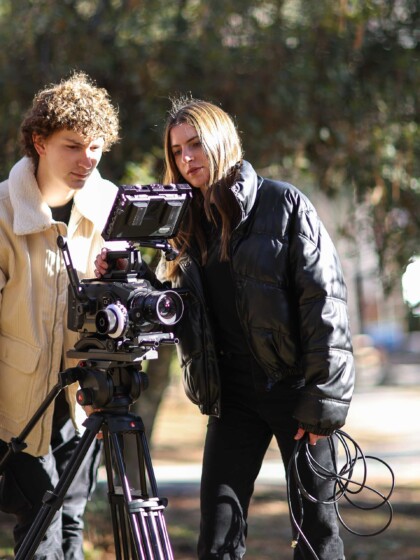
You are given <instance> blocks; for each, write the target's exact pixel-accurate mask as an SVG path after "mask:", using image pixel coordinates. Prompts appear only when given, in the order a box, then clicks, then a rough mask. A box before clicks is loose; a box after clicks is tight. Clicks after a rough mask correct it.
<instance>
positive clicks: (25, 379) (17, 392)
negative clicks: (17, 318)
mask: <svg viewBox="0 0 420 560" xmlns="http://www.w3.org/2000/svg"><path fill="white" fill-rule="evenodd" d="M40 359H41V348H38V347H35V346H33V345H31V344H28V343H27V342H25V341H22V340H17V339H16V338H12V337H10V336H4V335H0V424H2V426H3V427H4V428H5V429H6V430H8V431H9V432H12V433H16V432H17V431H18V430H20V429H21V424H22V423H23V422H26V421H27V420H28V417H29V416H30V415H31V411H33V412H35V410H34V407H35V406H37V404H39V403H40V402H41V400H42V398H43V396H44V393H42V394H36V391H35V386H36V384H38V385H41V384H42V386H43V385H44V384H45V383H46V381H47V375H45V383H44V382H43V381H42V380H40V379H39V375H34V372H36V371H38V369H39V365H40Z"/></svg>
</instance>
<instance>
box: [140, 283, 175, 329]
mask: <svg viewBox="0 0 420 560" xmlns="http://www.w3.org/2000/svg"><path fill="white" fill-rule="evenodd" d="M183 312H184V304H183V302H182V299H181V296H180V295H179V294H177V293H176V292H173V291H171V290H167V291H164V292H156V291H153V292H149V293H148V294H147V295H145V294H140V293H137V294H136V296H135V297H134V298H133V300H132V312H131V316H132V317H133V318H134V320H135V321H136V322H137V323H138V324H141V323H155V324H158V325H159V324H160V325H174V324H175V323H177V322H178V321H179V320H180V319H181V317H182V314H183Z"/></svg>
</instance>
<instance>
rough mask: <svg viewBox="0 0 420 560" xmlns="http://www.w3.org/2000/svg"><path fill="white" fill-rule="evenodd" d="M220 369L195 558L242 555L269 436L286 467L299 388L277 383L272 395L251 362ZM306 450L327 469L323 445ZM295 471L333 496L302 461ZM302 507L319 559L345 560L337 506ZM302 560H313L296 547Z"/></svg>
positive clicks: (322, 494) (320, 493)
mask: <svg viewBox="0 0 420 560" xmlns="http://www.w3.org/2000/svg"><path fill="white" fill-rule="evenodd" d="M220 367H221V378H222V407H221V411H222V416H221V418H215V417H211V418H210V419H209V423H208V426H207V435H206V442H205V449H204V458H203V473H202V481H201V525H200V536H199V541H198V557H199V559H200V560H215V559H219V560H237V559H239V558H242V557H243V556H244V554H245V550H246V547H245V539H246V534H247V521H246V520H247V516H248V508H249V504H250V500H251V497H252V494H253V491H254V482H255V480H256V478H257V476H258V473H259V471H260V468H261V465H262V462H263V458H264V455H265V453H266V451H267V448H268V446H269V444H270V442H271V439H272V437H273V435H274V437H275V438H276V440H277V444H278V446H279V449H280V453H281V456H282V460H283V464H284V465H285V468H287V465H288V462H289V460H290V457H291V455H292V453H293V450H294V448H295V443H296V442H295V440H294V439H293V436H294V435H295V433H296V431H297V428H298V425H297V421H296V420H295V419H293V417H292V415H293V411H294V408H295V403H296V401H297V399H298V397H299V391H300V389H301V387H302V382H299V381H294V382H292V381H288V382H278V383H276V384H275V385H274V386H272V387H271V389H269V388H268V387H267V378H266V376H265V375H264V373H263V372H262V371H261V370H260V369H259V368H258V366H257V365H256V364H255V363H254V362H253V361H252V360H246V361H244V360H239V359H234V360H232V359H231V360H226V359H223V360H221V362H220ZM311 451H312V454H313V455H314V457H315V458H316V460H317V461H319V462H320V463H321V464H323V465H325V466H328V465H330V467H331V468H332V464H331V463H332V459H331V452H330V450H329V446H328V442H327V441H326V440H321V441H319V442H318V443H317V445H316V446H313V447H312V448H311ZM300 472H301V478H302V480H303V482H304V484H305V486H306V488H307V489H308V491H309V492H310V493H311V494H312V495H314V496H316V497H319V498H321V499H323V500H328V499H330V498H331V496H332V489H333V488H332V484H331V483H329V482H327V483H326V482H325V481H322V480H319V479H316V478H315V477H314V476H313V474H312V472H311V471H310V469H308V468H306V469H305V463H304V462H302V465H301V471H300ZM294 501H295V503H294V504H293V509H294V510H295V509H296V510H297V511H298V506H297V504H296V500H294ZM292 503H293V502H292ZM304 508H305V514H304V524H303V531H304V534H305V536H306V537H307V539H308V540H309V542H310V544H311V546H312V547H313V549H314V550H315V552H316V553H317V555H318V557H319V558H320V560H342V559H344V552H343V543H342V541H341V538H340V536H339V533H338V522H337V517H336V514H335V510H334V506H332V505H319V504H314V503H313V502H309V501H305V506H304ZM306 558H308V559H310V558H312V557H311V556H310V555H309V554H305V550H304V549H303V547H302V545H299V546H298V548H297V549H295V553H294V559H295V560H302V559H306Z"/></svg>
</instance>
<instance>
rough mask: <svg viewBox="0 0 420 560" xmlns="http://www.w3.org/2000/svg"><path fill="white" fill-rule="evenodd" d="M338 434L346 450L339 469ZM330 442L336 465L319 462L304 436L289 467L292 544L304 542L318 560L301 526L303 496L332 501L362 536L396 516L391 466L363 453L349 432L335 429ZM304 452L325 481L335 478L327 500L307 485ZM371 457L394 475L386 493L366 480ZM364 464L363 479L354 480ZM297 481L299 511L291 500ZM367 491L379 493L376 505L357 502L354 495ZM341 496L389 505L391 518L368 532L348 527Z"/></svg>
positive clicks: (382, 528) (307, 498)
mask: <svg viewBox="0 0 420 560" xmlns="http://www.w3.org/2000/svg"><path fill="white" fill-rule="evenodd" d="M334 436H335V437H336V438H337V443H338V445H340V444H341V447H342V449H343V451H344V464H343V466H342V467H341V468H340V470H339V471H338V466H337V447H336V445H335V444H334V441H333V439H332V437H334ZM327 440H328V442H329V448H330V452H331V457H332V462H333V469H332V470H330V469H327V468H326V467H325V466H323V465H321V464H320V463H319V462H317V461H316V460H315V459H314V457H313V455H312V454H311V452H310V448H311V445H309V442H308V438H307V436H305V437H304V438H302V439H300V440H298V441H297V442H296V445H295V449H294V452H293V455H292V457H291V459H290V461H289V464H288V468H287V501H288V506H289V512H290V517H291V520H292V525H293V528H294V529H295V531H294V533H295V534H294V539H293V541H292V547H293V548H296V547H297V546H305V547H306V549H307V550H308V551H309V552H310V554H311V555H312V557H313V558H314V560H319V559H318V556H317V555H316V553H315V551H314V549H313V548H312V546H311V544H310V542H309V541H308V539H307V538H306V536H305V534H304V532H303V530H302V526H303V517H304V513H305V505H304V500H305V499H306V500H309V501H311V502H313V503H318V504H326V505H327V504H330V505H333V506H334V508H335V512H336V514H337V517H338V519H339V521H340V523H341V524H342V525H343V527H344V528H345V529H346V530H347V531H349V532H350V533H352V534H353V535H356V536H359V537H373V536H375V535H379V534H380V533H383V532H384V531H385V530H386V529H387V528H388V527H389V525H390V524H391V522H392V518H393V510H392V505H391V502H390V497H391V495H392V493H393V491H394V486H395V476H394V472H393V470H392V469H391V467H390V466H389V465H388V464H387V463H386V462H385V461H384V460H382V459H380V458H379V457H375V456H372V455H364V453H363V451H362V449H361V447H360V445H359V444H358V443H357V442H356V441H355V440H354V439H353V438H351V437H350V436H349V435H348V434H347V433H345V432H343V431H342V430H336V431H335V432H334V434H333V435H332V436H329V437H328V438H327ZM302 455H303V457H304V459H305V461H306V464H307V465H308V467H309V468H310V470H311V471H312V472H313V473H314V475H315V476H317V477H319V478H321V479H323V480H325V481H333V482H334V486H333V494H332V496H331V498H330V499H328V500H326V501H322V500H319V499H317V498H315V497H314V496H312V495H311V494H310V493H309V492H308V491H307V489H306V488H305V487H304V485H303V483H302V480H301V476H300V473H299V466H298V463H299V459H300V457H301V456H302ZM368 461H377V462H379V463H381V464H382V465H383V466H384V467H385V468H386V469H387V470H388V471H389V473H390V476H391V483H390V489H389V492H388V494H387V495H384V494H382V493H381V492H379V491H378V490H376V489H375V488H372V487H371V486H369V485H368V484H367V479H368ZM358 464H361V466H362V476H361V480H355V478H354V476H355V468H356V465H358ZM293 485H294V490H295V494H296V495H297V503H298V510H299V511H298V512H294V511H293V507H292V500H291V493H292V489H293ZM364 490H366V491H368V492H371V493H373V494H374V495H375V496H376V497H378V498H379V500H378V502H377V503H375V504H373V505H360V504H357V503H356V502H355V501H354V499H352V497H353V496H355V495H357V494H360V493H361V492H362V491H364ZM341 499H345V500H346V501H347V502H348V503H349V504H350V505H352V506H354V507H355V508H357V509H360V510H365V511H366V510H375V509H378V508H380V507H382V506H385V507H386V508H387V509H388V514H389V515H388V519H387V521H386V523H385V524H384V525H383V526H382V527H381V528H380V529H378V530H376V531H372V532H368V533H360V532H358V531H356V530H354V529H352V528H351V527H349V526H348V525H347V524H346V523H345V522H344V520H343V517H342V515H341V513H340V511H339V502H340V500H341Z"/></svg>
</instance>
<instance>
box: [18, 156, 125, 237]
mask: <svg viewBox="0 0 420 560" xmlns="http://www.w3.org/2000/svg"><path fill="white" fill-rule="evenodd" d="M116 194H117V187H116V186H115V185H114V184H113V183H111V182H110V181H106V180H104V179H102V178H101V176H100V174H99V172H98V171H97V170H96V169H95V171H94V172H93V173H92V175H91V176H90V177H89V179H88V181H86V184H85V186H84V187H83V189H81V190H80V191H78V192H77V193H76V195H75V197H74V204H75V207H76V208H77V210H78V211H79V212H80V214H81V215H82V216H84V217H85V218H87V219H88V220H90V221H91V222H93V223H94V224H95V226H96V227H97V229H98V230H100V231H102V229H103V226H104V224H105V221H106V218H107V217H108V214H109V211H110V209H111V206H112V203H113V202H114V200H115V196H116ZM9 195H10V202H11V204H12V207H13V212H14V218H13V231H14V233H15V234H16V235H28V234H31V233H38V232H40V231H44V230H46V229H49V228H50V227H51V225H52V224H53V223H54V220H53V217H52V214H51V210H50V208H49V207H48V205H47V204H46V203H45V202H44V201H43V200H42V196H41V192H40V190H39V187H38V183H37V181H36V177H35V170H34V165H33V162H32V160H31V159H30V158H28V157H24V158H22V159H21V160H19V161H18V162H17V163H16V164H15V165H14V167H13V168H12V170H11V171H10V175H9Z"/></svg>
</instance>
